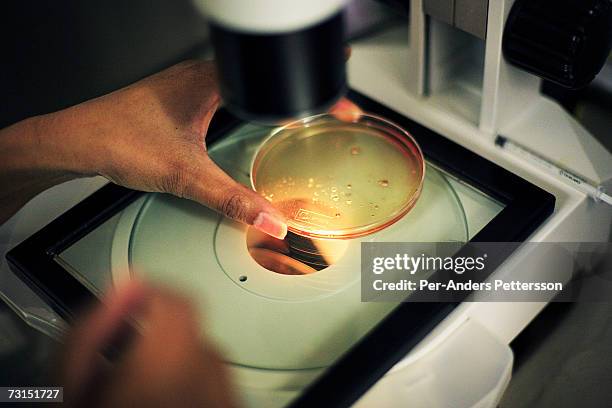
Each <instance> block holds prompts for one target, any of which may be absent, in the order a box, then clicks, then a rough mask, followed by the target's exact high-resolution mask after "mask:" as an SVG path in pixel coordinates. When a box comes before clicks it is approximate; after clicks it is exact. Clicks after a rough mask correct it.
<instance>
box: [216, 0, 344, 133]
mask: <svg viewBox="0 0 612 408" xmlns="http://www.w3.org/2000/svg"><path fill="white" fill-rule="evenodd" d="M342 20H343V18H342V13H341V12H339V13H337V14H335V15H334V16H332V17H330V18H327V19H326V20H324V21H321V22H319V23H316V24H314V25H311V26H309V27H305V28H303V29H299V30H295V31H291V32H282V33H269V34H263V33H258V32H253V33H252V32H244V31H238V30H233V29H230V28H228V27H225V26H222V25H219V24H216V23H214V22H212V23H211V26H210V30H211V38H212V42H213V46H214V49H215V58H216V62H217V68H218V75H219V81H220V87H221V95H222V97H223V101H224V103H225V105H226V106H227V108H228V109H230V110H231V111H232V112H233V113H235V114H236V115H238V116H240V117H242V118H243V119H247V120H252V121H258V122H265V123H276V122H279V121H281V120H286V119H291V118H298V117H302V116H307V115H311V114H314V113H318V112H321V111H323V110H325V109H327V108H328V107H330V106H331V105H332V104H333V103H334V102H335V101H336V100H337V99H338V98H339V97H340V96H342V95H343V94H344V92H345V91H346V71H345V59H344V42H343V33H344V30H343V21H342Z"/></svg>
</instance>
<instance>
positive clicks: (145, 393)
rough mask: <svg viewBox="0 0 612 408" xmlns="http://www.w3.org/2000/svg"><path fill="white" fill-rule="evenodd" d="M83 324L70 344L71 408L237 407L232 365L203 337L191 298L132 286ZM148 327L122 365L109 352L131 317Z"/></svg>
mask: <svg viewBox="0 0 612 408" xmlns="http://www.w3.org/2000/svg"><path fill="white" fill-rule="evenodd" d="M104 303H105V305H104V306H100V307H98V308H97V309H95V310H93V311H92V312H91V313H90V314H89V315H88V316H87V317H86V318H85V319H84V320H82V321H81V322H80V323H78V324H77V325H76V326H75V328H74V330H73V331H72V333H71V334H70V336H69V338H68V339H67V342H66V344H65V349H64V354H63V355H62V360H61V362H60V372H59V374H60V378H59V380H60V385H62V386H64V401H65V403H66V405H67V406H68V407H92V408H97V407H100V408H101V407H115V406H129V407H136V408H138V407H143V408H144V407H175V406H193V407H199V406H201V407H219V408H221V407H223V408H226V407H234V406H235V402H234V400H233V399H232V394H231V387H230V381H229V378H228V373H227V370H226V367H225V366H224V364H223V362H222V360H221V359H220V357H219V355H218V353H217V351H216V350H215V348H214V347H213V346H212V345H211V344H210V343H209V342H207V341H206V339H204V338H203V337H202V336H201V332H200V326H199V322H198V319H197V315H196V313H195V311H194V309H193V308H192V306H191V305H190V303H189V302H187V301H186V300H185V299H183V298H181V297H179V296H177V295H175V294H173V293H170V292H167V291H164V290H161V289H155V288H150V287H146V286H144V285H143V284H141V283H138V282H130V283H129V284H128V285H127V286H124V287H122V288H120V289H119V290H117V291H116V292H114V293H111V294H110V295H108V296H107V297H106V299H105V302H104ZM128 317H135V318H136V319H137V320H138V321H139V323H141V325H142V327H143V328H144V329H143V332H142V335H139V336H135V337H132V339H131V342H130V343H128V344H127V347H126V348H125V349H124V350H123V354H121V355H120V356H119V357H118V358H117V359H116V361H114V362H113V363H109V362H108V361H107V360H105V359H104V358H103V357H102V356H101V354H100V353H101V351H102V350H104V349H107V348H108V345H109V344H112V343H114V342H116V340H117V338H120V337H121V335H122V333H124V332H125V325H126V323H125V322H126V319H128Z"/></svg>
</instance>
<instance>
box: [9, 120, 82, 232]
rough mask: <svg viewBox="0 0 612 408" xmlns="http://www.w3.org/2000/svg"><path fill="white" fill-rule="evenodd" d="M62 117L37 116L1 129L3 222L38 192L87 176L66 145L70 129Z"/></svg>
mask: <svg viewBox="0 0 612 408" xmlns="http://www.w3.org/2000/svg"><path fill="white" fill-rule="evenodd" d="M61 116H62V114H61V113H54V114H50V115H43V116H37V117H33V118H29V119H26V120H23V121H21V122H18V123H16V124H14V125H12V126H9V127H7V128H5V129H2V130H0V224H1V223H3V222H5V221H6V220H7V219H8V218H10V217H11V216H12V215H13V214H14V213H15V212H17V211H18V210H19V209H20V208H21V207H22V206H23V205H25V204H26V203H27V202H28V201H29V200H30V199H31V198H33V197H34V196H36V195H37V194H38V193H40V192H42V191H44V190H46V189H47V188H49V187H52V186H54V185H56V184H59V183H62V182H64V181H68V180H71V179H73V178H76V177H79V176H82V175H84V174H83V172H82V171H80V170H79V169H78V168H77V166H75V165H74V164H75V163H74V160H71V157H70V155H69V154H66V153H67V152H68V151H69V150H70V149H67V148H66V146H62V144H63V143H66V142H67V140H66V139H67V138H65V137H63V135H62V134H63V133H65V132H67V129H65V128H64V127H65V126H64V124H63V123H62V118H61ZM71 161H72V162H73V163H71Z"/></svg>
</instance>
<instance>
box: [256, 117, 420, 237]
mask: <svg viewBox="0 0 612 408" xmlns="http://www.w3.org/2000/svg"><path fill="white" fill-rule="evenodd" d="M424 176H425V166H424V161H423V154H422V153H421V150H420V149H419V147H418V145H417V143H416V142H415V141H414V139H413V138H412V137H411V136H410V135H409V134H408V133H407V132H406V131H404V130H403V129H401V128H400V127H398V126H397V125H395V124H393V123H391V122H388V121H387V120H385V119H382V118H379V117H376V116H372V115H367V114H363V115H361V116H360V117H359V118H358V119H355V120H354V121H352V122H347V121H343V120H339V119H338V118H336V117H335V116H334V115H331V114H323V115H317V116H313V117H310V118H306V119H303V120H300V121H297V122H293V123H291V124H289V125H286V126H284V127H282V128H279V129H278V130H276V131H274V132H273V133H272V135H271V136H270V137H269V138H268V139H267V140H266V141H265V142H264V143H263V144H262V146H261V148H260V149H259V151H258V152H257V154H256V156H255V158H254V160H253V166H252V170H251V180H252V185H253V188H254V189H255V190H256V191H258V192H259V193H260V194H262V195H263V196H264V197H266V198H267V199H268V200H269V201H271V202H272V203H273V204H274V206H275V207H276V208H277V209H279V210H280V211H281V212H282V213H283V215H285V217H286V219H287V224H288V228H289V230H290V231H292V232H294V233H296V234H299V235H303V236H308V237H319V238H355V237H359V236H363V235H368V234H371V233H374V232H376V231H379V230H381V229H383V228H385V227H387V226H389V225H391V224H392V223H394V222H396V221H397V220H399V219H400V218H401V217H402V216H403V215H404V214H406V213H407V212H408V211H409V210H410V209H411V208H412V207H413V206H414V204H415V202H416V200H417V199H418V197H419V194H420V193H421V186H422V185H423V178H424Z"/></svg>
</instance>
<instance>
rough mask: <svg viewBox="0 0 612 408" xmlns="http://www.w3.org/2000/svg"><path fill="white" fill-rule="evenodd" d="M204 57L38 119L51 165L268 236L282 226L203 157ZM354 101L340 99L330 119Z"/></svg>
mask: <svg viewBox="0 0 612 408" xmlns="http://www.w3.org/2000/svg"><path fill="white" fill-rule="evenodd" d="M219 101H220V97H219V93H218V89H217V80H216V75H215V67H214V64H213V63H212V62H203V61H187V62H183V63H180V64H178V65H175V66H173V67H171V68H168V69H166V70H165V71H162V72H160V73H158V74H155V75H152V76H150V77H148V78H145V79H143V80H141V81H139V82H136V83H134V84H132V85H130V86H128V87H126V88H123V89H120V90H118V91H115V92H113V93H110V94H108V95H104V96H102V97H99V98H96V99H93V100H90V101H87V102H84V103H82V104H80V105H76V106H73V107H71V108H68V109H65V110H63V111H60V112H57V113H54V114H50V115H45V116H42V117H40V121H42V122H43V125H42V127H43V129H52V130H53V135H56V136H57V137H55V138H54V137H52V136H51V135H45V143H47V144H49V145H50V146H51V147H52V149H51V152H47V155H48V156H52V157H53V158H54V159H53V158H52V159H50V160H56V161H60V162H61V163H55V165H56V167H61V166H64V168H63V170H67V171H70V172H72V173H75V174H78V175H95V174H99V175H102V176H104V177H106V178H108V179H109V180H110V181H112V182H114V183H116V184H120V185H123V186H126V187H129V188H133V189H137V190H143V191H151V192H164V193H170V194H173V195H176V196H179V197H184V198H188V199H191V200H195V201H197V202H199V203H201V204H204V205H206V206H208V207H210V208H213V209H215V210H217V211H219V212H220V213H222V214H224V215H226V216H228V217H230V218H233V219H235V220H238V221H241V222H244V223H246V224H250V225H253V226H255V227H256V228H258V229H259V230H261V231H263V232H265V233H266V234H269V235H271V236H273V237H276V238H281V239H282V238H283V237H284V236H285V234H286V232H287V226H286V224H285V220H284V217H283V215H282V214H281V213H280V212H279V211H277V210H276V209H275V208H274V207H273V206H272V205H271V204H270V202H268V201H267V200H266V199H265V198H264V197H262V196H261V195H259V194H257V193H256V192H254V191H252V190H251V189H249V188H247V187H245V186H243V185H241V184H239V183H237V182H236V181H234V180H233V179H232V178H231V177H229V176H228V175H227V174H226V173H225V172H223V171H222V170H221V169H220V168H219V167H218V166H217V165H216V164H215V163H214V162H213V161H212V160H211V158H210V157H209V156H208V154H207V149H206V143H205V137H206V132H207V129H208V125H209V123H210V120H211V118H212V116H213V114H214V112H215V110H216V109H217V107H218V105H219ZM354 110H357V111H358V108H356V107H355V105H354V104H352V103H351V102H349V101H348V100H346V99H343V100H341V101H340V102H339V103H338V104H337V105H336V106H335V107H334V108H332V112H334V113H335V114H336V115H337V116H338V117H346V116H347V112H348V116H349V118H350V116H351V113H350V112H352V111H354Z"/></svg>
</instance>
